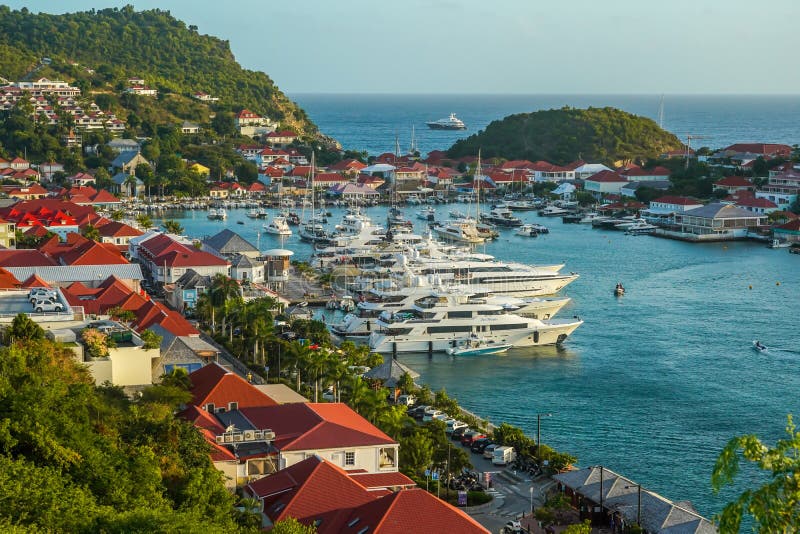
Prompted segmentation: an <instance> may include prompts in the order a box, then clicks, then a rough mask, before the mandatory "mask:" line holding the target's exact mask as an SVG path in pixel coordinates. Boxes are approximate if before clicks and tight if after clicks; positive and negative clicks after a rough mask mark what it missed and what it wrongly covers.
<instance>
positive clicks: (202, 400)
mask: <svg viewBox="0 0 800 534" xmlns="http://www.w3.org/2000/svg"><path fill="white" fill-rule="evenodd" d="M189 379H190V380H191V381H192V390H191V391H192V404H194V405H195V406H200V407H204V406H205V405H206V404H209V403H211V404H214V405H215V406H222V407H227V406H228V403H231V402H237V403H239V409H242V408H250V407H257V406H277V405H278V403H277V402H275V401H274V400H273V399H272V398H271V397H269V396H267V395H266V394H265V393H262V392H261V391H260V390H258V389H256V388H255V387H253V385H252V384H250V383H248V382H247V380H245V379H243V378H242V377H240V376H239V375H237V374H235V373H231V372H229V371H227V370H226V369H224V368H223V367H221V366H220V365H218V364H216V363H210V364H208V365H206V366H204V367H201V368H200V369H198V370H197V371H194V372H193V373H191V374H190V375H189ZM265 428H266V427H265Z"/></svg>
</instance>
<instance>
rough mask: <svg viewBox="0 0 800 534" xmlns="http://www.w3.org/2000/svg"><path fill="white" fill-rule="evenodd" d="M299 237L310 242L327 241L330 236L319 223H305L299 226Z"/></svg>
mask: <svg viewBox="0 0 800 534" xmlns="http://www.w3.org/2000/svg"><path fill="white" fill-rule="evenodd" d="M298 234H299V235H300V239H302V240H303V241H307V242H310V243H315V244H316V243H329V242H330V236H329V235H328V232H327V231H326V230H325V227H324V226H322V225H321V224H315V223H306V224H304V225H303V226H301V227H300V231H299V232H298Z"/></svg>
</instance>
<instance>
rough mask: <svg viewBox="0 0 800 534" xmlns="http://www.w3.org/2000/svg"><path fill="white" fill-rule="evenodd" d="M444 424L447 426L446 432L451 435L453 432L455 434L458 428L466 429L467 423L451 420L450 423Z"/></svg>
mask: <svg viewBox="0 0 800 534" xmlns="http://www.w3.org/2000/svg"><path fill="white" fill-rule="evenodd" d="M445 424H446V425H447V432H448V433H449V434H452V433H453V432H455V431H456V430H458V429H459V428H466V427H467V423H465V422H464V421H458V420H453V422H452V423H451V422H450V421H445Z"/></svg>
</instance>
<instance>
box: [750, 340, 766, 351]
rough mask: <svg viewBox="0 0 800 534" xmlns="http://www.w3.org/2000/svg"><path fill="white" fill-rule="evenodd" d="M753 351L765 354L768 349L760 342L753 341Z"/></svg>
mask: <svg viewBox="0 0 800 534" xmlns="http://www.w3.org/2000/svg"><path fill="white" fill-rule="evenodd" d="M753 350H754V351H757V352H767V351H768V350H769V349H768V348H767V346H766V345H764V344H763V343H761V342H760V341H758V340H756V341H753Z"/></svg>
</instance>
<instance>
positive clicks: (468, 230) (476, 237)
mask: <svg viewBox="0 0 800 534" xmlns="http://www.w3.org/2000/svg"><path fill="white" fill-rule="evenodd" d="M433 232H434V233H435V234H436V235H437V237H439V238H440V239H443V240H445V241H450V242H454V243H467V244H470V245H477V244H479V243H483V242H484V241H485V240H486V239H485V238H484V237H482V236H481V235H480V232H479V231H478V227H477V224H476V223H475V220H474V219H456V220H452V221H447V222H446V223H444V224H440V225H438V226H435V227H434V228H433Z"/></svg>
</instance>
